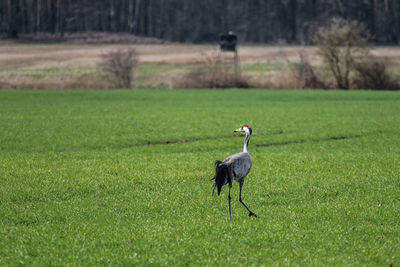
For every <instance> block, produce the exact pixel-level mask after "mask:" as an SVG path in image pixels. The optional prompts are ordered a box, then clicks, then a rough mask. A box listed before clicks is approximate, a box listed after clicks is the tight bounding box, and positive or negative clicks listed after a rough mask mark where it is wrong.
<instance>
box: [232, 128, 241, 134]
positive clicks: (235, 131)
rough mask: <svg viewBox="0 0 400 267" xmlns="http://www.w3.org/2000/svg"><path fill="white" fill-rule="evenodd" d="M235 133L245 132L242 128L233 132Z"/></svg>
mask: <svg viewBox="0 0 400 267" xmlns="http://www.w3.org/2000/svg"><path fill="white" fill-rule="evenodd" d="M233 132H234V133H238V132H243V130H242V128H239V129H236V130H234V131H233Z"/></svg>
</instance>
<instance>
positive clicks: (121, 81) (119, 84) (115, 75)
mask: <svg viewBox="0 0 400 267" xmlns="http://www.w3.org/2000/svg"><path fill="white" fill-rule="evenodd" d="M137 64H138V54H137V52H136V49H135V48H126V49H122V48H119V49H116V50H112V51H110V52H108V53H107V54H104V55H103V56H102V58H101V61H100V62H99V66H100V68H101V69H102V70H103V71H104V73H105V74H106V76H108V78H109V79H110V80H111V81H112V83H113V84H114V87H115V88H131V86H132V81H133V68H134V67H135V66H136V65H137Z"/></svg>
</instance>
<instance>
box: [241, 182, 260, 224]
mask: <svg viewBox="0 0 400 267" xmlns="http://www.w3.org/2000/svg"><path fill="white" fill-rule="evenodd" d="M242 186H243V182H242V183H239V201H240V203H242V204H243V206H244V207H245V208H246V209H247V210H248V211H249V217H251V216H254V217H256V218H257V215H256V214H255V213H253V212H252V211H251V210H249V208H248V207H247V206H246V204H244V202H243V201H242Z"/></svg>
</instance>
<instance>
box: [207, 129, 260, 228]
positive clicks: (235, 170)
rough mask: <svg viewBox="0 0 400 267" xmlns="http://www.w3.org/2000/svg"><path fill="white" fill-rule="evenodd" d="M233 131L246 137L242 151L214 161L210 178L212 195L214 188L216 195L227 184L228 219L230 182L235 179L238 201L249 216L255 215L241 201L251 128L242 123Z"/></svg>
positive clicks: (249, 158)
mask: <svg viewBox="0 0 400 267" xmlns="http://www.w3.org/2000/svg"><path fill="white" fill-rule="evenodd" d="M234 132H245V133H246V137H245V139H244V145H243V152H240V153H236V154H233V155H231V156H229V157H227V158H226V159H224V160H223V161H219V160H217V161H215V163H214V166H215V175H214V177H213V178H212V179H211V180H215V182H214V185H213V191H212V195H214V191H215V188H216V187H217V190H218V195H219V194H220V193H221V188H222V186H224V185H226V184H228V185H229V187H228V203H229V220H230V219H231V187H232V182H233V181H236V182H238V183H239V201H240V203H242V204H243V206H244V207H245V208H246V209H247V210H248V211H249V217H251V216H254V217H257V215H256V214H255V213H254V212H252V211H251V210H250V209H249V208H248V207H247V206H246V204H244V202H243V201H242V187H243V183H244V179H245V178H246V176H247V174H248V173H249V172H250V169H251V165H252V161H251V157H250V155H249V151H248V146H249V140H250V137H251V133H252V130H251V128H250V127H249V126H247V125H243V126H242V127H240V128H239V129H236V130H234Z"/></svg>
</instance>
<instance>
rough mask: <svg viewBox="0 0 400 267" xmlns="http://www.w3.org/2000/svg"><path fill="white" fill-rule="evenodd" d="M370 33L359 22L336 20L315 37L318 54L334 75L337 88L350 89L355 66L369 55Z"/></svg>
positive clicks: (320, 30) (321, 29)
mask: <svg viewBox="0 0 400 267" xmlns="http://www.w3.org/2000/svg"><path fill="white" fill-rule="evenodd" d="M368 36H369V34H368V31H367V30H366V28H365V26H364V25H362V24H361V23H359V22H357V21H347V20H344V19H341V18H334V19H332V20H331V23H330V25H329V26H327V27H322V28H320V29H319V30H318V32H317V34H316V35H315V41H316V43H317V45H318V53H319V55H320V56H321V57H322V58H323V60H324V62H325V63H326V65H327V66H328V68H329V70H330V72H331V73H332V74H333V76H334V78H335V80H336V83H337V87H338V88H340V89H350V76H351V72H352V71H353V70H354V65H355V64H357V62H360V61H361V59H362V58H365V57H366V56H368V54H369V46H368Z"/></svg>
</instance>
